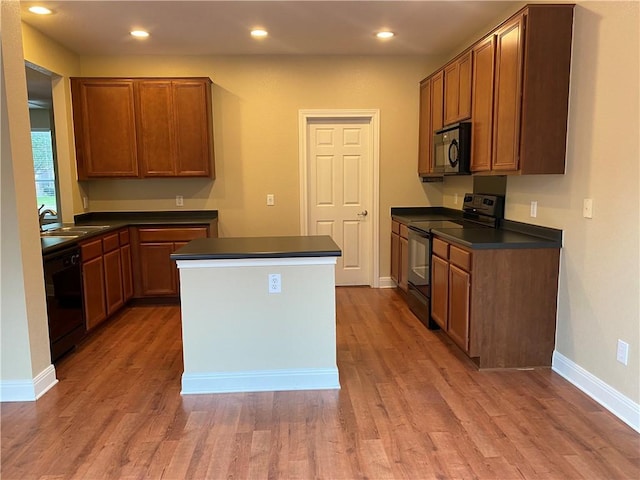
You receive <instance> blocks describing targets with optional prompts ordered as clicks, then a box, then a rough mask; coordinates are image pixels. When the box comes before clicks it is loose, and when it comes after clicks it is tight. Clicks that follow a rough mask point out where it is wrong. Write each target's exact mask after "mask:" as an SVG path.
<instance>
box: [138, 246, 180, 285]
mask: <svg viewBox="0 0 640 480" xmlns="http://www.w3.org/2000/svg"><path fill="white" fill-rule="evenodd" d="M173 249H174V245H173V242H158V243H141V244H140V269H141V277H142V278H141V280H142V294H143V295H145V296H151V297H153V296H163V295H173V296H175V295H177V294H178V287H177V279H176V268H175V263H174V262H173V261H172V260H171V258H170V255H171V254H172V253H173Z"/></svg>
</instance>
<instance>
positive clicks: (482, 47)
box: [471, 35, 495, 172]
mask: <svg viewBox="0 0 640 480" xmlns="http://www.w3.org/2000/svg"><path fill="white" fill-rule="evenodd" d="M472 53H473V80H472V82H473V83H472V86H473V87H472V88H473V99H472V104H471V105H472V108H471V118H472V121H471V171H472V172H482V171H488V170H491V152H492V134H493V71H494V65H495V37H494V36H493V35H491V36H489V37H488V38H486V39H485V40H483V41H482V42H480V43H478V44H477V45H476V46H475V47H474V48H473V51H472Z"/></svg>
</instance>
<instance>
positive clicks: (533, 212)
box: [529, 200, 538, 218]
mask: <svg viewBox="0 0 640 480" xmlns="http://www.w3.org/2000/svg"><path fill="white" fill-rule="evenodd" d="M529 216H531V217H533V218H536V217H537V216H538V202H536V201H535V200H534V201H533V202H531V211H530V212H529Z"/></svg>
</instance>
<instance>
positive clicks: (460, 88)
mask: <svg viewBox="0 0 640 480" xmlns="http://www.w3.org/2000/svg"><path fill="white" fill-rule="evenodd" d="M470 116H471V52H466V53H464V54H463V55H461V56H460V57H458V58H457V59H455V60H454V61H453V62H451V63H450V64H449V65H447V66H446V67H445V68H444V124H445V125H449V124H451V123H457V122H460V121H462V120H467V119H468V118H469V117H470Z"/></svg>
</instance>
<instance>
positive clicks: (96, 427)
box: [0, 287, 640, 480]
mask: <svg viewBox="0 0 640 480" xmlns="http://www.w3.org/2000/svg"><path fill="white" fill-rule="evenodd" d="M336 300H337V307H336V308H337V325H336V332H337V345H336V349H337V357H338V368H339V373H340V383H341V385H342V389H341V390H335V391H296V392H259V393H233V394H216V395H189V396H184V397H182V396H181V395H180V379H181V374H182V351H181V348H182V344H181V327H180V310H179V307H177V306H158V307H148V306H145V307H139V306H136V307H132V308H128V309H125V310H124V311H123V312H122V313H121V314H120V315H118V316H117V317H116V318H114V319H112V320H111V321H109V322H106V324H104V326H101V327H100V328H98V330H97V331H96V332H95V334H93V335H91V336H90V337H89V338H88V339H87V340H86V341H85V342H83V343H82V344H81V345H80V346H79V348H78V349H77V351H76V352H73V353H72V354H70V355H68V356H67V357H66V358H64V359H63V360H62V361H61V362H59V363H58V364H57V365H56V373H57V376H58V378H59V380H60V381H59V383H58V384H57V385H56V386H55V387H54V388H53V389H52V390H51V391H50V392H49V393H47V394H46V395H45V396H43V397H42V398H41V399H39V400H38V401H37V402H33V403H29V402H26V403H3V404H0V414H1V416H0V422H1V425H0V426H1V427H2V428H1V432H0V435H1V438H0V440H1V445H0V448H1V456H0V477H1V478H2V479H3V480H5V479H9V480H14V479H15V480H18V479H19V480H23V479H34V480H39V479H91V480H94V479H103V478H104V479H118V480H121V479H154V480H155V479H171V480H173V479H185V478H195V479H214V480H215V479H223V478H235V479H243V478H266V479H304V480H307V479H311V478H318V479H328V480H334V479H335V480H339V479H370V480H377V479H382V478H390V479H411V480H422V479H440V480H444V479H454V478H465V479H466V478H473V479H491V480H494V479H500V480H512V479H513V480H518V479H519V480H522V479H526V480H531V479H551V480H564V479H587V480H600V479H602V480H604V479H606V480H609V479H615V480H617V479H636V480H637V479H638V478H640V435H638V433H637V432H634V431H633V430H632V429H631V428H629V427H628V426H627V425H625V424H624V423H622V422H621V421H620V420H618V419H617V418H615V417H614V416H613V415H612V414H611V413H609V412H607V411H606V410H604V408H602V407H601V406H600V405H598V404H597V403H596V402H594V401H593V400H592V399H590V398H588V397H586V396H585V395H584V394H583V393H582V392H580V391H579V390H578V389H576V388H575V387H573V386H572V385H570V384H569V383H568V382H566V381H565V380H564V379H562V378H561V377H559V376H558V375H556V374H555V373H553V372H552V371H551V370H550V369H536V370H530V371H516V370H509V371H482V372H480V371H478V370H477V369H476V368H475V366H474V365H473V362H471V361H470V360H469V359H468V358H467V357H466V356H465V355H464V354H463V353H462V352H461V351H460V350H459V349H458V348H457V347H456V346H455V345H453V344H452V343H451V341H450V340H449V339H448V338H447V337H446V336H445V335H443V334H442V333H441V332H438V331H435V332H434V331H429V330H427V329H426V328H424V326H423V325H422V324H421V323H420V322H419V321H418V320H417V319H416V318H415V317H414V316H413V314H412V313H411V312H410V311H409V309H408V308H407V306H406V304H405V303H404V300H403V299H402V297H401V296H400V294H399V293H398V292H397V291H395V290H392V289H388V290H375V289H370V288H362V287H348V288H338V289H337V290H336Z"/></svg>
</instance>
